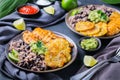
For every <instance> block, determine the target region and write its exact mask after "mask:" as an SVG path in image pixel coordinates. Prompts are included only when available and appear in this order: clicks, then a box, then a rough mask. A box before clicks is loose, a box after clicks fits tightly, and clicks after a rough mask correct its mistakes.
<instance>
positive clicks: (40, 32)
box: [23, 28, 58, 44]
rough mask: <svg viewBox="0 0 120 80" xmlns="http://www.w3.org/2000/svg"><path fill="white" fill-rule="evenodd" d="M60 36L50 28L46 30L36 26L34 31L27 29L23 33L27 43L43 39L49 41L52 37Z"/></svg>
mask: <svg viewBox="0 0 120 80" xmlns="http://www.w3.org/2000/svg"><path fill="white" fill-rule="evenodd" d="M57 37H58V36H57V35H56V34H54V33H53V32H51V31H49V30H44V29H42V28H35V29H34V30H33V31H32V32H30V31H25V32H24V33H23V40H24V42H26V43H28V44H29V43H30V42H33V41H35V42H36V41H38V40H41V41H42V42H43V43H47V42H49V41H50V40H51V39H55V38H57Z"/></svg>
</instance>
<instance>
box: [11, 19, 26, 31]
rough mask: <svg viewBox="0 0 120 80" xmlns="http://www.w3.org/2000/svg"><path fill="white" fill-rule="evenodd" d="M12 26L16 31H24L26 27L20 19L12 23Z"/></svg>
mask: <svg viewBox="0 0 120 80" xmlns="http://www.w3.org/2000/svg"><path fill="white" fill-rule="evenodd" d="M13 26H14V27H15V28H16V29H18V30H25V28H26V25H25V21H24V19H23V18H20V19H18V20H16V21H14V22H13Z"/></svg>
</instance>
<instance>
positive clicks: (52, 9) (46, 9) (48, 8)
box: [43, 6, 55, 15]
mask: <svg viewBox="0 0 120 80" xmlns="http://www.w3.org/2000/svg"><path fill="white" fill-rule="evenodd" d="M43 9H44V11H45V12H47V13H48V14H52V15H54V14H55V9H54V7H52V6H48V7H45V8H43Z"/></svg>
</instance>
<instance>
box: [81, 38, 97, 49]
mask: <svg viewBox="0 0 120 80" xmlns="http://www.w3.org/2000/svg"><path fill="white" fill-rule="evenodd" d="M98 45H99V43H98V41H97V40H96V38H88V39H83V40H81V42H80V46H81V48H82V49H84V50H88V51H92V50H95V49H97V47H98Z"/></svg>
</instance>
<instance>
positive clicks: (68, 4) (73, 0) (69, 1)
mask: <svg viewBox="0 0 120 80" xmlns="http://www.w3.org/2000/svg"><path fill="white" fill-rule="evenodd" d="M61 6H62V8H63V9H65V10H66V11H69V10H71V9H74V8H76V7H77V6H78V3H77V0H62V5H61Z"/></svg>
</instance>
